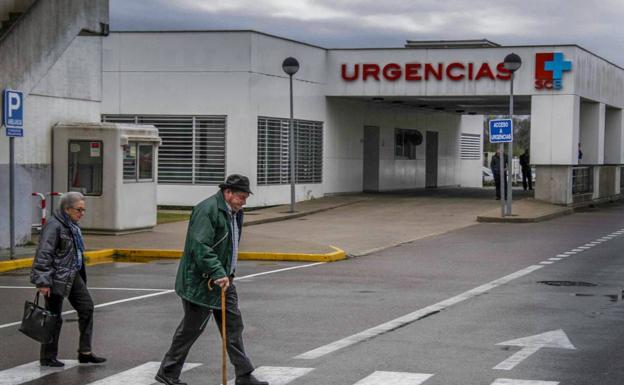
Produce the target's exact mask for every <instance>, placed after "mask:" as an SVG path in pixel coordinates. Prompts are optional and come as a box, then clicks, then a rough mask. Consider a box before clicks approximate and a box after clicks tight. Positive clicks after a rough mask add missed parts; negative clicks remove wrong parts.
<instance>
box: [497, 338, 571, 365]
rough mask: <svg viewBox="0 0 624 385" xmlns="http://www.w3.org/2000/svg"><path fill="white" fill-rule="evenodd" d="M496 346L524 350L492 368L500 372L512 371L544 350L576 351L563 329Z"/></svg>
mask: <svg viewBox="0 0 624 385" xmlns="http://www.w3.org/2000/svg"><path fill="white" fill-rule="evenodd" d="M496 345H503V346H520V347H522V350H520V351H519V352H516V353H515V354H514V355H512V356H511V357H509V358H507V359H506V360H505V361H503V362H501V363H500V364H498V365H496V366H495V367H493V368H492V369H498V370H511V369H513V368H514V367H515V366H516V365H518V364H519V363H520V362H522V361H524V360H525V359H527V358H528V357H529V356H531V355H532V354H533V353H535V352H537V351H538V350H540V349H542V348H555V349H573V350H574V349H576V348H575V347H574V345H572V343H571V342H570V340H569V339H568V336H567V335H566V334H565V333H564V332H563V330H561V329H559V330H553V331H550V332H546V333H542V334H537V335H534V336H530V337H523V338H518V339H515V340H511V341H505V342H501V343H498V344H496Z"/></svg>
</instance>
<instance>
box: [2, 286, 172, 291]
mask: <svg viewBox="0 0 624 385" xmlns="http://www.w3.org/2000/svg"><path fill="white" fill-rule="evenodd" d="M34 288H35V287H34V286H0V289H34ZM89 290H117V291H167V290H169V289H142V288H135V287H90V288H89Z"/></svg>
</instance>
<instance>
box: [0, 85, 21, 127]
mask: <svg viewBox="0 0 624 385" xmlns="http://www.w3.org/2000/svg"><path fill="white" fill-rule="evenodd" d="M3 96H4V97H3V114H2V123H3V124H4V126H5V127H6V135H7V136H15V137H21V136H24V93H23V92H21V91H15V90H11V89H8V88H7V89H5V90H4V95H3Z"/></svg>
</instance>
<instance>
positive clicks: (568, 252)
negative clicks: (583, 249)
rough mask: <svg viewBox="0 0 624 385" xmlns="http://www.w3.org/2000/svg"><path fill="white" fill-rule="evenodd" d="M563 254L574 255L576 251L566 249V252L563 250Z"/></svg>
mask: <svg viewBox="0 0 624 385" xmlns="http://www.w3.org/2000/svg"><path fill="white" fill-rule="evenodd" d="M563 254H567V255H574V254H576V251H566V252H565V253H563Z"/></svg>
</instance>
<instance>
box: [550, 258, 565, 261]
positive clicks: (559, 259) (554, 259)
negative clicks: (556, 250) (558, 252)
mask: <svg viewBox="0 0 624 385" xmlns="http://www.w3.org/2000/svg"><path fill="white" fill-rule="evenodd" d="M561 259H562V258H557V257H552V258H548V260H549V261H561Z"/></svg>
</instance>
